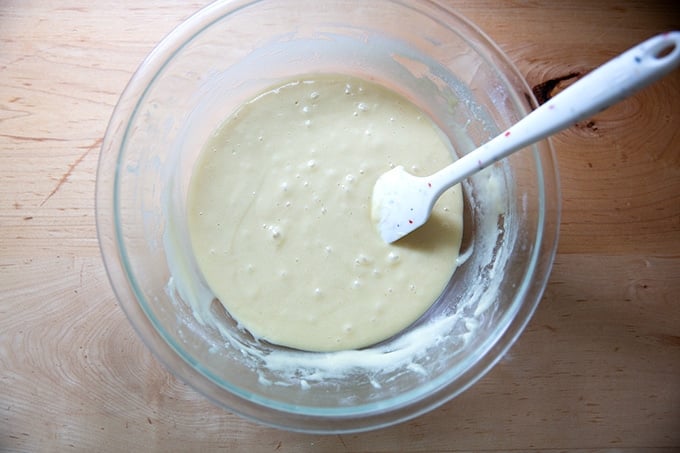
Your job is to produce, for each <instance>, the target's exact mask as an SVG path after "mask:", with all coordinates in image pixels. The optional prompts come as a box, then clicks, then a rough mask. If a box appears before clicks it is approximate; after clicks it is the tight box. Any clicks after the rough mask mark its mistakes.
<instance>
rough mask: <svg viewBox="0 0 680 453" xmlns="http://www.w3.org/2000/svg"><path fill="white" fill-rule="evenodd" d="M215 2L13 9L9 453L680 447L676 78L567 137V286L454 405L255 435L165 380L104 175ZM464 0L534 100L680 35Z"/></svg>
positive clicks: (650, 6)
mask: <svg viewBox="0 0 680 453" xmlns="http://www.w3.org/2000/svg"><path fill="white" fill-rule="evenodd" d="M205 3H206V2H205V1H193V2H187V1H184V0H181V1H180V0H176V1H166V0H135V1H124V2H110V1H103V0H101V1H85V0H63V1H59V2H46V1H42V2H40V1H35V0H31V1H29V0H25V1H21V0H14V1H13V0H9V1H4V2H2V3H1V4H0V291H1V292H0V450H3V451H5V450H8V451H70V450H83V451H98V450H101V451H114V450H119V451H149V450H154V451H189V450H195V451H199V450H200V451H203V450H209V449H214V450H221V449H225V450H241V451H296V452H297V451H305V450H319V451H336V450H337V451H458V450H485V451H497V450H503V451H506V450H512V449H516V450H520V451H527V450H543V451H545V450H551V449H555V450H579V449H588V450H590V449H605V448H615V449H617V450H626V449H630V450H636V451H637V450H641V449H651V450H656V449H658V450H663V449H668V450H673V449H678V448H680V71H676V72H675V73H673V74H672V75H670V76H668V77H667V78H665V79H664V80H662V81H660V82H658V83H657V84H655V85H654V86H652V87H650V88H648V89H646V90H644V91H643V92H641V93H639V94H638V95H636V96H635V97H634V98H632V99H630V100H628V101H626V102H624V103H623V104H620V105H617V106H615V107H613V108H612V109H610V110H607V111H606V112H604V113H601V114H598V115H597V116H596V117H595V118H594V119H593V120H592V121H586V122H582V123H579V124H577V125H576V126H575V127H572V128H571V129H569V130H567V131H565V132H563V133H560V134H559V135H557V136H556V137H555V138H554V140H553V144H554V147H555V150H556V152H557V156H558V161H559V167H560V171H561V183H562V196H563V200H564V204H563V217H562V226H561V228H562V230H561V240H560V246H559V250H558V255H557V258H556V261H555V265H554V269H553V272H552V276H551V278H550V283H549V285H548V288H547V290H546V293H545V296H544V298H543V301H542V303H541V305H540V307H539V309H538V311H537V313H536V315H535V316H534V318H533V320H532V321H531V323H530V324H529V327H528V328H527V330H526V331H525V332H524V334H523V335H522V337H521V338H520V340H519V341H518V342H517V343H516V345H515V346H514V347H513V348H512V349H511V351H510V353H509V354H508V355H507V356H506V358H505V359H504V360H503V361H502V362H501V363H500V364H499V365H498V366H496V367H495V368H494V370H493V371H492V372H491V373H489V374H488V375H487V376H486V377H484V378H483V379H482V380H481V381H480V382H479V383H477V384H476V385H475V386H474V387H473V388H472V389H470V390H469V391H467V392H465V393H464V394H463V395H461V396H460V397H458V398H456V399H455V400H454V401H452V402H450V403H448V404H446V405H444V406H443V407H441V408H440V409H438V410H435V411H433V412H431V413H430V414H428V415H425V416H422V417H419V418H417V419H415V420H413V421H411V422H407V423H404V424H401V425H398V426H395V427H392V428H387V429H383V430H379V431H375V432H370V433H366V434H359V435H343V436H310V435H303V434H296V433H287V432H282V431H279V430H276V429H270V428H262V427H260V426H258V425H255V424H253V423H251V422H248V421H245V420H242V419H241V418H239V417H237V416H235V415H233V414H230V413H228V412H226V411H224V410H222V409H220V408H217V407H215V406H213V405H212V404H211V403H210V402H208V401H206V400H205V399H204V398H203V397H202V396H201V395H199V394H197V393H196V392H195V391H194V390H192V389H191V388H189V387H188V386H187V385H185V384H183V383H182V382H179V381H178V380H176V379H175V378H174V377H173V376H172V375H171V374H169V373H168V372H167V371H166V370H165V369H164V368H163V367H162V366H161V365H160V364H159V363H158V362H157V361H156V360H155V359H154V357H153V356H152V355H151V354H150V353H149V352H148V351H147V350H146V348H145V346H144V345H143V344H142V343H141V341H140V340H139V338H138V337H137V336H136V335H135V333H134V332H133V331H132V328H131V327H130V325H129V323H128V321H127V319H126V318H125V316H124V314H123V312H122V311H121V309H120V307H119V306H118V304H117V302H116V299H115V297H114V295H113V292H112V290H111V288H110V286H109V283H108V280H107V277H106V274H105V271H104V267H103V264H102V261H101V258H100V255H99V248H98V245H97V237H96V232H95V217H94V186H95V170H96V166H97V156H98V152H99V146H100V144H101V142H102V137H103V135H104V131H105V128H106V125H107V121H108V118H109V116H110V114H111V111H112V108H113V106H114V104H115V102H116V100H117V98H118V96H119V94H120V93H121V91H122V89H123V87H124V86H125V83H126V82H127V81H128V80H129V78H130V76H131V75H132V73H133V71H134V70H135V69H136V68H137V66H138V65H139V63H140V62H141V60H142V58H143V57H144V56H145V55H146V54H147V52H149V51H150V50H151V48H152V46H153V45H154V44H155V43H156V42H158V41H159V40H160V39H161V38H163V36H164V35H165V34H166V33H167V32H169V31H170V30H171V29H172V28H173V27H174V26H176V25H177V24H179V23H180V22H181V21H182V20H184V19H186V18H187V17H188V16H189V15H190V14H191V13H192V12H194V11H195V10H197V9H198V8H200V7H201V6H203V5H204V4H205ZM450 3H451V4H452V5H454V6H456V7H457V8H458V9H459V10H460V11H461V12H462V13H463V14H464V15H466V16H467V17H469V18H470V19H471V20H473V21H474V22H476V23H477V24H478V25H479V26H480V27H481V28H482V29H484V30H485V31H486V32H487V33H488V34H489V35H490V36H491V37H492V38H493V39H494V40H495V41H496V42H497V43H498V44H499V45H500V47H501V48H502V49H503V50H504V51H506V52H507V53H508V55H509V56H510V58H511V59H512V60H513V61H514V62H515V64H516V65H517V66H518V67H519V69H520V71H521V72H522V73H523V74H524V75H525V76H526V78H527V80H528V82H529V84H530V85H531V86H537V85H540V84H541V83H544V82H546V81H549V80H555V79H559V78H561V77H564V76H569V75H572V74H577V75H581V74H584V73H586V72H587V71H589V70H591V69H592V68H593V67H595V66H596V65H598V64H600V63H602V62H603V61H605V60H606V59H608V58H609V57H612V56H614V55H615V54H617V53H619V52H621V51H623V50H625V49H626V48H628V47H630V46H632V45H634V44H636V43H637V42H639V41H642V40H643V39H645V38H647V37H649V36H651V35H653V34H656V33H659V32H662V31H667V30H670V29H673V28H675V29H678V28H680V12H679V11H680V8H678V6H677V4H676V2H675V1H671V0H669V1H665V2H662V1H657V2H655V1H619V2H595V1H592V0H583V1H579V0H570V1H566V0H564V1H560V2H552V1H543V2H541V1H532V2H525V1H522V2H520V1H490V0H489V1H476V2H463V1H454V0H451V1H450ZM614 3H616V5H614ZM575 77H577V76H575ZM572 80H573V78H572ZM569 82H570V80H565V81H563V82H561V83H560V84H557V86H556V87H555V88H554V89H555V90H559V89H560V87H561V86H562V85H564V84H566V83H569ZM544 91H545V90H544Z"/></svg>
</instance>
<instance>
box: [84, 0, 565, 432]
mask: <svg viewBox="0 0 680 453" xmlns="http://www.w3.org/2000/svg"><path fill="white" fill-rule="evenodd" d="M386 1H388V2H391V3H397V4H401V5H406V4H407V3H408V7H409V8H410V9H414V8H415V7H416V6H420V5H428V7H430V8H433V9H435V10H439V11H440V12H441V13H443V14H445V15H446V17H447V19H448V20H451V21H453V22H455V24H456V26H458V27H462V28H464V30H463V31H458V32H457V33H458V34H459V35H461V36H463V37H464V39H466V40H467V41H468V42H471V41H473V40H474V44H475V45H474V46H473V47H474V50H475V51H476V52H477V53H478V54H480V55H482V56H483V57H484V58H486V60H487V63H488V64H489V65H490V66H492V67H494V68H496V70H497V75H498V76H499V77H500V78H501V79H504V81H505V83H506V85H508V88H510V91H511V92H512V94H513V95H514V94H516V93H514V90H515V88H516V87H520V88H521V89H522V91H523V94H524V95H525V97H526V99H524V100H522V99H521V98H519V97H518V98H517V99H515V104H516V105H517V106H518V107H519V108H520V110H524V111H523V112H522V113H523V114H527V113H528V110H527V109H530V108H531V107H533V106H535V105H536V100H535V97H534V96H533V94H531V93H532V92H531V90H530V89H529V86H528V84H527V83H526V80H525V79H524V77H522V75H521V73H520V72H519V70H518V69H517V68H516V67H515V65H514V64H513V63H512V62H511V61H510V59H509V58H508V57H507V55H506V54H505V53H504V52H503V51H502V50H501V49H500V47H499V46H498V45H497V44H496V43H495V42H493V41H492V40H491V39H490V38H489V37H488V36H487V35H486V34H485V33H484V32H483V31H482V30H481V29H480V28H479V27H477V26H476V25H475V24H473V23H472V22H471V21H469V20H468V19H467V18H465V17H464V16H462V15H461V14H460V13H458V12H457V11H455V10H454V9H453V8H452V7H450V6H448V5H443V4H441V3H440V2H439V1H438V0H433V1H426V2H404V1H400V0H386ZM255 3H261V1H259V0H255V1H248V0H236V1H226V2H219V1H218V2H215V3H213V4H210V5H208V6H206V7H204V8H203V9H201V10H199V11H197V12H196V13H195V14H193V15H192V16H190V17H189V18H188V19H187V20H185V21H184V22H183V23H182V24H180V25H179V26H178V27H176V28H175V29H174V30H173V31H171V32H170V33H169V34H168V35H166V37H165V38H163V39H162V40H161V41H160V42H159V44H158V45H157V46H156V47H155V48H154V49H153V50H152V51H151V53H150V54H149V55H148V56H147V57H146V58H145V59H144V60H143V62H142V63H141V65H140V66H139V68H138V69H137V70H136V71H135V73H134V75H133V76H132V77H131V79H130V81H129V82H128V84H127V86H126V87H125V89H124V90H123V92H122V94H121V97H120V99H119V101H118V103H117V104H116V106H115V108H114V110H113V113H112V116H111V119H110V121H109V124H108V127H107V130H106V134H105V137H104V140H103V142H102V145H101V152H100V156H99V162H98V167H97V180H96V189H95V190H96V192H95V210H96V227H97V236H98V240H99V245H100V252H101V255H102V258H103V262H104V265H105V268H106V272H107V276H108V278H109V281H110V284H111V286H112V289H113V291H114V293H115V295H116V298H117V300H118V302H119V305H120V306H121V308H122V309H123V311H124V312H125V313H126V316H127V318H128V320H129V322H130V323H131V324H132V326H133V328H134V330H135V331H136V332H137V335H138V336H139V338H141V339H142V341H143V342H144V343H145V344H146V346H147V347H148V348H149V349H150V350H151V351H152V353H153V355H154V356H155V357H156V358H157V359H158V360H159V361H160V362H161V363H162V364H163V365H164V367H165V368H166V369H167V370H169V371H170V372H171V373H172V374H174V375H175V376H176V377H177V378H179V379H180V380H182V381H183V382H186V383H188V384H189V385H190V386H191V387H192V388H194V389H196V390H197V391H198V392H200V393H201V394H203V395H204V396H205V397H206V398H208V399H209V400H211V401H213V402H214V403H216V404H217V405H218V406H220V407H223V408H226V409H228V410H229V411H231V412H234V413H237V414H239V415H241V416H243V417H245V418H248V419H251V420H254V421H257V422H259V423H262V424H265V425H269V426H274V427H277V428H282V429H286V430H291V431H300V432H308V433H350V432H360V431H368V430H373V429H377V428H381V427H386V426H390V425H393V424H396V423H400V422H403V421H406V420H409V419H412V418H415V417H417V416H419V415H422V414H424V413H426V412H429V411H431V410H433V409H435V408H436V407H439V406H441V405H442V404H444V403H446V402H447V401H449V400H451V399H453V398H454V397H456V396H458V395H459V394H461V393H462V392H464V391H465V390H467V389H468V388H469V387H471V386H472V385H473V384H474V383H476V382H477V381H478V380H479V379H480V378H481V377H482V376H484V375H485V374H486V373H487V372H488V371H489V370H490V369H491V368H493V367H494V366H495V365H496V364H497V363H498V362H499V361H500V360H501V358H502V357H503V356H504V355H505V353H506V352H507V351H508V350H509V349H510V348H511V347H512V345H513V344H514V343H515V341H516V340H517V338H518V337H519V335H520V334H521V333H522V331H523V330H524V328H525V327H526V325H527V324H528V322H529V321H530V319H531V317H532V315H533V313H534V311H535V310H536V308H537V306H538V304H539V302H540V299H541V297H542V295H543V292H544V291H545V287H546V285H547V283H548V275H549V272H550V268H551V266H552V263H553V261H554V257H555V254H556V250H557V243H558V236H559V225H560V216H561V198H560V187H559V175H558V169H557V165H556V164H557V161H556V158H555V153H554V149H553V147H552V144H551V141H550V140H549V139H546V140H543V141H542V142H541V146H542V148H543V150H542V152H540V153H539V151H538V146H539V145H535V146H534V148H533V150H532V151H531V152H532V153H533V154H534V158H535V160H536V167H537V168H538V169H539V171H538V172H537V174H538V178H539V186H540V193H541V197H540V202H541V204H542V209H539V220H538V225H539V228H538V234H537V237H536V238H535V240H534V244H535V245H536V246H535V248H534V250H533V253H532V260H531V266H530V269H529V270H527V272H526V274H527V275H534V274H539V275H541V276H542V278H539V279H538V280H539V281H538V282H536V281H535V279H530V278H524V280H523V281H522V288H520V290H519V291H521V294H526V293H528V292H531V293H532V295H533V297H532V298H531V299H530V300H525V302H526V303H523V304H519V306H517V307H516V308H517V310H518V311H522V312H523V313H522V316H517V313H512V317H511V319H510V321H509V322H508V324H507V326H506V328H505V330H504V331H503V332H501V333H500V334H499V335H497V336H490V337H489V338H488V339H487V340H486V341H485V342H484V343H483V347H480V348H479V349H478V351H479V352H478V353H479V354H480V355H481V356H484V355H487V356H488V355H489V354H490V353H492V354H493V359H492V360H490V361H488V362H485V363H483V366H480V361H479V360H476V361H474V363H473V366H472V367H471V368H468V369H466V370H465V371H464V372H463V373H461V374H460V375H458V376H457V377H456V379H455V382H460V381H461V380H463V381H464V384H463V385H462V386H459V387H457V388H456V389H455V390H454V391H452V390H451V389H450V388H449V387H450V384H451V382H444V383H443V384H442V385H440V386H438V387H436V388H434V389H433V390H432V391H430V392H429V393H428V394H427V395H426V396H425V397H423V398H420V399H418V400H412V399H411V400H408V399H407V400H403V401H402V404H399V405H395V406H390V407H389V412H384V408H383V410H382V411H372V412H371V411H366V412H364V413H361V414H356V413H352V414H347V415H340V414H331V415H325V414H321V413H318V414H311V415H310V414H309V413H307V414H301V413H299V412H291V411H287V410H281V409H280V406H279V407H272V406H268V405H263V404H261V403H258V402H256V401H254V400H253V399H249V398H246V397H245V396H243V395H239V394H236V393H234V392H230V394H229V395H225V396H226V398H216V397H214V396H213V392H212V390H214V388H215V387H219V388H220V389H221V390H226V389H225V388H224V387H223V386H219V385H218V384H217V383H216V382H214V380H213V379H211V378H210V377H209V376H207V375H206V374H205V373H204V372H201V371H200V365H199V364H197V363H192V361H190V360H188V358H187V355H186V354H184V353H182V352H181V351H180V350H178V347H177V345H173V344H171V343H170V342H168V341H167V339H166V338H164V336H163V335H162V334H161V333H160V332H159V326H157V325H156V322H155V321H154V320H153V317H152V316H150V314H149V313H148V312H147V310H146V309H145V308H144V307H143V304H140V303H138V300H137V294H139V292H138V290H137V289H136V286H137V285H136V282H135V279H134V275H131V274H130V273H129V272H128V270H127V269H126V267H125V266H124V265H123V264H122V263H124V262H125V261H126V257H125V251H124V250H122V247H121V246H120V244H121V242H122V239H121V233H120V231H119V230H118V229H117V225H116V222H115V221H114V213H115V212H117V209H118V207H117V203H118V200H117V192H116V189H115V187H116V186H117V182H116V181H117V175H118V170H119V169H120V162H118V160H117V159H118V150H119V149H120V148H121V146H122V145H123V143H124V142H125V136H126V135H127V132H125V133H124V134H121V133H120V131H121V127H129V124H126V123H127V120H128V119H129V118H128V116H127V113H126V112H127V108H128V106H130V105H132V104H135V102H134V101H135V100H137V104H136V105H138V104H139V103H140V102H141V101H142V100H143V99H144V95H145V93H146V91H147V90H148V89H149V87H150V86H151V85H152V83H153V81H154V79H155V78H156V77H157V76H158V74H159V73H160V72H161V71H162V69H163V67H165V65H166V64H168V62H170V61H171V60H172V58H173V57H174V55H175V53H176V52H177V51H178V49H181V47H182V46H178V45H177V44H178V43H184V44H182V45H186V43H187V42H188V41H189V40H190V39H192V38H193V37H194V36H196V35H197V34H198V33H200V31H201V30H202V29H203V28H205V27H207V26H209V25H210V24H212V23H214V22H216V21H219V20H220V19H221V18H222V17H225V16H227V15H230V14H234V13H236V12H238V11H239V10H240V9H242V8H244V7H246V6H249V5H252V4H255ZM418 11H419V12H421V13H422V12H423V11H422V10H418ZM150 74H151V75H152V76H151V77H149V75H150ZM522 101H526V102H527V103H531V102H533V105H529V106H527V105H525V104H524V103H523V102H522ZM134 110H136V107H135V108H134V109H133V111H134ZM107 168H116V169H117V170H116V171H115V172H114V173H113V174H107V172H106V171H105V169H107ZM547 171H550V173H552V174H551V175H550V176H551V178H549V179H550V180H551V182H552V183H553V185H554V191H553V193H552V194H544V193H543V192H544V189H545V176H544V174H543V172H547ZM112 192H113V193H112ZM546 195H552V197H553V199H552V200H551V201H552V203H553V206H552V207H550V209H546V206H545V205H546V203H547V202H548V200H547V199H546ZM112 206H113V207H112ZM548 214H551V215H554V216H555V217H554V219H552V221H551V222H550V224H551V225H553V224H554V229H552V230H550V231H548V230H547V226H550V225H547V224H546V215H548ZM540 257H543V261H539V259H538V258H540ZM528 302H531V303H528ZM514 305H515V306H516V305H517V304H514ZM509 315H510V314H508V313H506V314H505V315H504V316H509ZM177 358H180V359H181V361H177V360H176V359H177ZM180 362H181V363H180ZM441 380H444V379H443V378H442V379H441ZM263 408H266V409H267V410H268V411H269V412H270V413H268V416H267V417H262V414H261V412H262V409H263ZM404 408H409V409H411V410H410V411H408V413H404ZM386 415H389V417H386ZM329 421H332V422H333V425H334V426H333V427H332V428H330V429H329V428H328V422H329Z"/></svg>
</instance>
